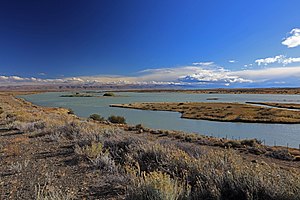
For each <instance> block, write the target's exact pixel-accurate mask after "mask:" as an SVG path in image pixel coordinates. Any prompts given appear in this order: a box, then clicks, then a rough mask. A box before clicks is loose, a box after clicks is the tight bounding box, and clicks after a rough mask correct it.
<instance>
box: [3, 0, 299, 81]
mask: <svg viewBox="0 0 300 200" xmlns="http://www.w3.org/2000/svg"><path fill="white" fill-rule="evenodd" d="M299 8H300V2H299V1H297V0H289V1H286V0H276V1H274V0H263V1H261V0H260V1H259V0H251V1H250V0H248V1H246V0H245V1H240V0H226V1H225V0H205V1H204V0H184V1H183V0H182V1H179V0H164V1H161V0H145V1H140V0H126V1H125V0H124V1H117V0H106V1H104V0H89V1H84V0H72V1H71V0H69V1H66V0H65V1H63V0H43V1H40V0H28V1H23V0H2V1H0V85H5V84H12V83H13V84H15V83H24V82H26V83H27V82H28V83H39V84H40V83H48V82H50V83H57V82H58V83H65V82H66V83H69V82H72V83H73V82H79V83H80V82H89V83H91V82H93V83H94V82H99V83H102V82H107V81H108V82H120V83H126V82H145V83H148V82H158V83H162V82H166V83H182V82H183V83H188V84H198V85H199V87H202V86H203V85H206V87H213V86H218V87H219V86H220V87H222V86H224V87H225V86H226V87H228V86H244V87H248V86H258V87H259V86H298V84H299V83H300V81H299V80H300V74H299V73H300V70H299V69H300V58H299V57H300V44H298V43H299V42H300V39H299V38H300V36H299V35H300V29H299V28H300V12H299ZM298 36H299V37H298ZM298 66H299V68H298ZM277 71H280V72H282V73H279V74H278V73H277ZM271 72H272V73H273V74H272V73H271ZM274 73H275V74H274ZM166 74H167V76H165V75H166ZM271 75H274V76H271ZM279 75H282V76H279ZM116 76H117V77H116ZM298 76H299V77H298Z"/></svg>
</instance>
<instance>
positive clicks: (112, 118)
mask: <svg viewBox="0 0 300 200" xmlns="http://www.w3.org/2000/svg"><path fill="white" fill-rule="evenodd" d="M108 121H110V122H111V123H114V124H126V120H125V117H122V116H115V115H112V116H110V117H109V118H108Z"/></svg>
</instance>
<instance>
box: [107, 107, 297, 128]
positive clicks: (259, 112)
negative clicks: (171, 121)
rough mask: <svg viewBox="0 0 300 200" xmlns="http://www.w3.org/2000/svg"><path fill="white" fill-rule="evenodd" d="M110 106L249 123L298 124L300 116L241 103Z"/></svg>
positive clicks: (295, 113) (190, 117) (294, 113)
mask: <svg viewBox="0 0 300 200" xmlns="http://www.w3.org/2000/svg"><path fill="white" fill-rule="evenodd" d="M111 106H112V107H122V108H131V109H141V110H161V111H174V112H180V113H182V116H181V117H182V118H188V119H203V120H213V121H224V122H251V123H254V122H255V123H300V114H299V112H298V111H293V110H287V109H277V108H267V107H262V106H254V105H248V104H242V103H207V102H185V103H170V102H168V103H167V102H163V103H132V104H112V105H111Z"/></svg>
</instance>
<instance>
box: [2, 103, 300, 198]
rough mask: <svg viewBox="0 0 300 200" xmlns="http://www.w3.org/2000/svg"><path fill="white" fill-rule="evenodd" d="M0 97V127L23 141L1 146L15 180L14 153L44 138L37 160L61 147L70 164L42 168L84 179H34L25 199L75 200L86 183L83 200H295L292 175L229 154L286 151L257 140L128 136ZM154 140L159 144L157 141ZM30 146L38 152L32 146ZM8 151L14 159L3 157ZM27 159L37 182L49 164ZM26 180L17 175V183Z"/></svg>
mask: <svg viewBox="0 0 300 200" xmlns="http://www.w3.org/2000/svg"><path fill="white" fill-rule="evenodd" d="M4 99H6V100H8V101H7V103H2V104H1V107H3V108H4V109H3V111H4V112H3V113H2V114H0V117H1V119H2V120H3V122H5V123H6V125H5V126H7V127H11V128H16V129H19V130H22V131H24V132H26V133H27V135H28V137H25V136H24V137H17V138H16V139H14V140H12V141H11V142H10V143H8V144H5V145H6V146H5V148H4V149H6V150H5V151H4V152H5V155H7V156H8V157H9V158H10V159H14V161H13V162H9V163H10V165H9V168H10V169H11V170H13V171H15V172H17V173H19V174H18V176H15V177H19V175H20V176H21V174H22V172H24V171H30V170H25V169H26V168H29V167H28V163H25V162H23V161H22V160H21V158H22V156H24V154H26V151H27V150H24V149H22V147H23V145H25V144H26V147H29V146H30V145H32V146H30V147H32V148H34V147H35V145H36V143H38V142H41V141H44V140H46V141H47V142H44V143H42V144H44V145H45V144H47V145H49V146H50V147H49V148H47V152H46V153H45V154H39V156H41V155H51V156H52V157H54V156H55V155H58V156H63V155H62V154H53V152H51V150H52V148H53V149H54V150H53V151H54V153H57V152H59V150H60V151H61V149H62V146H68V148H69V151H68V155H67V156H68V158H65V159H67V161H68V162H67V163H70V162H71V161H74V160H76V162H75V161H74V162H72V165H68V164H66V160H63V161H62V160H61V159H58V160H56V161H57V162H56V163H55V165H53V164H54V163H53V162H52V161H51V162H49V163H48V164H49V166H50V167H57V169H58V171H56V172H60V171H61V170H62V169H63V170H65V171H64V173H67V172H69V171H72V170H74V173H73V174H72V173H71V174H72V175H73V176H76V175H77V174H78V173H81V174H80V176H78V177H77V178H79V177H82V176H86V179H79V180H80V181H81V182H77V180H76V181H74V182H67V180H69V179H72V178H73V177H72V176H65V175H60V176H59V175H58V174H56V173H54V172H53V173H54V174H55V175H54V176H53V177H52V178H51V179H53V180H51V181H45V182H46V183H45V184H43V185H39V184H38V183H39V181H37V182H35V183H30V184H29V185H26V186H28V188H27V190H26V191H25V190H24V191H23V192H28V190H29V192H32V185H35V186H36V187H35V190H34V191H33V194H34V196H32V198H35V199H72V198H73V197H74V196H73V195H72V193H71V192H70V191H74V190H75V191H77V192H78V193H79V194H81V195H82V194H83V193H84V191H82V190H81V189H82V187H83V185H84V186H86V185H87V184H88V186H89V187H88V188H94V190H93V193H92V194H93V195H94V196H88V197H87V198H90V199H108V197H109V198H111V199H124V198H125V199H142V200H143V199H150V200H151V199H152V200H158V199H159V200H160V199H161V200H164V199H169V200H173V199H174V200H176V199H177V200H183V199H191V200H194V199H216V200H220V199H222V200H229V199H230V200H231V199H246V200H247V199H249V200H252V199H270V200H275V199H292V200H293V199H295V200H296V199H300V174H299V170H298V169H293V168H292V167H290V168H288V167H285V168H283V167H281V166H280V165H277V164H274V163H271V162H263V161H262V160H263V157H256V158H260V159H257V160H254V161H252V160H253V159H252V158H251V157H250V158H251V159H250V158H249V157H247V156H246V155H244V154H240V153H239V152H238V151H236V150H234V148H237V149H239V148H249V149H251V151H258V150H260V151H262V150H265V151H267V152H273V151H274V154H272V155H271V154H270V155H269V156H271V157H276V156H277V155H279V156H286V155H288V153H290V152H280V151H278V152H277V151H276V153H275V150H280V149H272V148H269V149H267V147H265V146H263V145H261V144H260V142H259V141H257V140H242V141H234V140H224V139H216V138H215V139H214V138H210V137H205V136H196V135H187V134H183V133H175V132H168V131H151V130H148V129H146V128H144V127H143V126H141V125H139V126H136V127H131V128H130V129H132V130H133V131H135V132H129V131H125V130H124V129H122V128H118V127H117V126H115V125H110V126H108V125H104V124H101V123H98V122H97V123H94V122H92V121H86V120H82V119H78V118H76V116H74V115H69V114H68V113H67V112H68V111H67V110H60V109H58V110H57V109H50V108H47V109H44V108H40V107H37V106H33V105H30V104H28V103H26V102H23V101H20V100H16V99H14V98H12V97H5V98H4ZM2 101H3V99H2ZM11 102H13V103H11ZM12 105H14V106H12ZM180 106H183V107H185V106H186V105H185V104H182V105H180ZM232 107H233V106H232ZM228 109H230V108H228ZM21 111H22V112H21ZM23 114H25V115H26V119H25V118H24V117H23V116H22V115H23ZM127 129H129V127H127ZM141 130H142V131H141ZM162 134H164V138H163V139H161V138H159V137H158V136H159V135H162ZM49 139H51V140H50V141H49ZM32 140H34V142H31V141H32ZM201 144H206V145H210V146H203V145H201ZM211 146H218V147H211ZM220 146H221V147H225V148H220ZM10 148H11V149H10ZM38 148H39V150H44V149H41V148H42V147H40V146H39V147H38ZM44 148H46V147H44ZM64 148H65V147H64ZM249 151H250V150H249ZM24 152H25V153H24ZM42 152H43V151H42ZM10 153H11V154H14V156H11V155H9V154H10ZM35 153H36V152H35ZM15 155H17V156H15ZM30 155H31V154H30ZM27 156H29V155H27ZM30 158H32V159H33V160H29V162H30V164H31V165H30V168H31V166H33V165H34V163H35V162H37V163H36V164H37V165H38V167H40V168H35V169H39V170H41V171H40V175H37V176H39V177H38V178H37V179H36V180H43V177H42V176H44V174H45V171H44V170H45V169H46V170H47V169H52V168H50V167H49V168H47V166H46V165H45V166H39V165H40V163H42V162H44V163H46V161H47V160H48V159H50V158H49V157H43V158H40V159H37V157H30ZM18 159H19V160H18ZM26 159H28V158H26ZM70 160H71V161H70ZM287 160H288V159H287ZM58 161H59V162H58ZM286 162H289V161H286ZM51 172H52V171H51V170H48V171H47V173H51ZM35 173H36V172H34V175H35ZM25 175H26V174H25ZM25 175H24V176H25ZM12 177H13V176H11V177H8V178H12ZM30 177H31V176H28V177H27V176H25V179H30ZM83 180H84V181H83ZM1 181H2V180H1ZM41 182H43V181H41ZM41 182H40V183H41ZM63 183H69V184H68V185H64V184H63ZM70 183H71V184H70ZM68 189H70V190H68ZM90 190H92V189H90ZM103 195H104V196H103ZM81 197H82V196H80V197H78V198H81ZM81 199H83V197H82V198H81Z"/></svg>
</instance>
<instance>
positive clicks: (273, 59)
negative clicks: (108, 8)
mask: <svg viewBox="0 0 300 200" xmlns="http://www.w3.org/2000/svg"><path fill="white" fill-rule="evenodd" d="M295 62H300V57H297V58H292V57H286V56H284V55H278V56H275V57H268V58H261V59H257V60H255V63H257V64H258V65H268V64H272V63H279V64H283V65H287V64H291V63H295Z"/></svg>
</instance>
